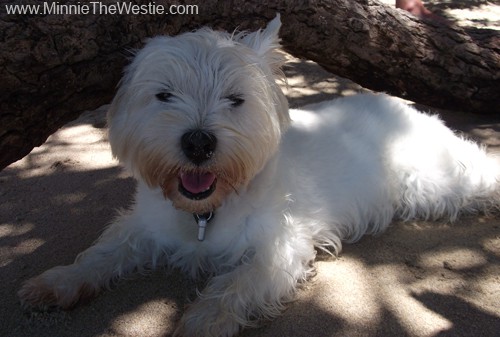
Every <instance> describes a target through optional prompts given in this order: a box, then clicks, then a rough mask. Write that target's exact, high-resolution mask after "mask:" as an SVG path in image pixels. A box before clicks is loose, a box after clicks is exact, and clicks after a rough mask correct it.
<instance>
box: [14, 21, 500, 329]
mask: <svg viewBox="0 0 500 337" xmlns="http://www.w3.org/2000/svg"><path fill="white" fill-rule="evenodd" d="M279 26H280V23H279V18H276V19H275V20H273V21H272V22H271V23H270V24H269V26H268V28H267V29H266V30H263V31H258V32H255V33H252V34H237V35H229V34H225V33H216V32H213V31H211V30H209V29H204V30H201V31H198V32H195V33H187V34H184V35H181V36H179V37H175V38H172V37H159V38H155V39H152V40H151V41H150V42H149V43H148V44H147V46H146V47H145V48H144V49H143V50H142V51H140V52H139V53H138V54H137V56H136V58H135V60H134V61H133V63H132V64H131V66H130V67H129V68H128V70H127V73H126V75H125V77H124V80H123V82H122V85H121V87H120V89H119V92H118V93H117V96H116V98H115V100H114V101H113V105H112V108H111V110H110V112H109V122H110V142H111V145H112V148H113V152H114V154H115V155H116V156H117V157H118V158H119V159H120V160H121V161H122V163H123V164H124V165H125V166H126V167H128V168H129V169H130V170H131V172H133V174H134V176H135V177H136V178H137V180H138V187H137V195H136V198H135V204H134V205H133V207H132V209H131V210H130V211H125V212H123V214H121V216H120V217H119V218H118V219H117V220H116V222H115V223H114V224H112V225H111V226H110V227H109V228H108V229H107V230H106V232H105V233H104V234H103V235H102V236H101V238H100V239H99V240H98V241H97V242H96V244H95V245H94V246H92V247H90V248H89V249H87V250H86V251H84V252H83V253H81V254H80V255H79V256H78V258H77V259H76V261H75V263H74V264H72V265H70V266H65V267H56V268H53V269H51V270H49V271H47V272H45V273H43V274H42V275H40V276H38V277H36V278H34V279H32V280H30V281H28V282H27V283H25V285H24V286H23V288H22V289H21V291H20V293H19V294H20V297H21V299H22V301H23V303H24V304H25V305H33V306H41V307H47V306H50V305H59V306H62V307H69V306H71V305H73V304H75V303H76V301H78V300H79V299H80V298H82V297H85V296H90V295H92V294H94V293H96V292H98V291H99V289H100V288H101V287H103V286H107V285H109V283H110V282H111V281H112V280H114V279H116V278H118V277H120V276H122V275H124V274H127V273H130V272H132V271H134V270H137V269H139V270H141V269H143V268H154V267H156V266H157V265H163V264H168V265H170V266H174V267H179V268H181V269H182V270H184V271H185V272H187V273H189V274H190V275H192V276H193V277H197V276H199V275H200V274H204V275H207V274H208V275H211V279H210V281H209V283H208V285H207V287H206V288H205V289H204V290H203V291H202V293H201V294H200V296H199V298H198V300H197V301H196V302H195V303H193V305H191V306H190V307H189V308H188V309H187V311H186V312H185V314H184V316H183V317H182V319H181V322H180V324H179V327H178V329H177V332H176V334H177V335H182V336H203V337H209V336H233V335H235V334H237V333H238V331H239V330H240V328H241V327H245V326H251V325H254V324H255V322H257V321H258V319H261V318H271V317H274V316H276V315H277V314H279V312H280V310H281V309H282V308H283V304H284V303H286V301H289V300H291V299H292V298H293V295H294V291H295V290H296V287H297V284H298V283H300V282H302V281H304V280H306V279H307V278H308V277H309V276H310V275H311V272H312V262H313V260H314V258H315V254H316V253H315V247H316V248H321V249H326V250H334V251H336V252H338V251H339V250H340V249H341V242H342V241H349V242H352V241H355V240H357V239H359V238H360V237H361V236H362V235H364V234H367V233H372V234H373V233H378V232H380V231H383V230H384V229H386V228H387V226H388V225H389V224H390V222H391V221H392V220H393V219H394V218H396V219H403V220H409V219H415V218H423V219H435V218H443V217H444V218H449V219H451V220H454V219H455V218H456V217H457V216H458V215H459V214H460V213H461V212H463V211H467V212H475V211H485V210H488V209H490V208H492V207H496V206H497V205H498V200H499V197H498V183H497V180H498V176H499V172H500V170H499V166H498V164H497V161H496V160H495V159H494V158H492V157H490V156H488V155H487V154H486V153H485V151H484V149H482V148H481V147H479V146H478V145H476V144H475V143H473V142H470V141H467V140H464V139H462V138H460V137H457V136H456V135H455V134H454V133H453V132H452V131H450V130H449V129H448V128H446V127H445V126H444V125H443V123H442V122H441V121H440V120H439V119H438V118H437V117H435V116H428V115H425V114H422V113H420V112H417V111H416V110H414V109H413V108H411V107H409V106H407V105H405V104H403V103H401V102H400V101H398V100H396V99H393V98H390V97H389V96H386V95H381V94H380V95H358V96H354V97H348V98H341V99H337V100H333V101H328V102H322V103H319V104H315V105H311V106H307V107H304V108H303V109H302V110H291V111H290V114H291V119H292V120H293V121H292V122H291V124H290V117H289V115H288V107H287V104H286V101H285V100H284V97H283V94H282V93H281V91H280V90H279V87H278V86H277V85H276V83H275V79H276V77H277V76H279V68H280V66H281V63H282V61H283V60H282V57H281V56H280V54H279V53H278V52H277V51H276V48H277V47H278V45H279V43H278V41H279V40H278V36H277V33H278V29H279ZM162 91H168V92H169V93H173V94H174V98H173V99H172V100H171V101H169V102H166V103H165V102H159V101H158V100H156V99H155V94H156V93H158V92H162ZM232 94H238V95H243V97H244V98H245V102H244V103H243V104H242V105H241V106H238V107H234V106H232V105H231V101H230V97H231V95H232ZM228 97H229V98H228ZM289 124H290V125H289ZM192 128H203V129H204V130H210V132H212V133H213V134H215V136H216V137H217V141H218V142H217V148H216V150H215V154H214V157H213V158H211V159H210V160H209V161H207V162H206V163H203V164H202V165H201V166H200V167H195V166H194V165H193V164H192V163H190V162H189V160H187V159H186V158H185V156H184V155H183V153H182V151H181V150H180V146H179V142H180V141H179V139H180V137H181V136H182V134H183V133H184V132H185V131H186V130H188V129H192ZM201 169H203V170H207V171H211V172H214V173H215V174H216V175H217V179H218V181H217V189H216V191H215V192H214V194H213V196H210V197H209V198H207V200H204V201H193V200H189V199H187V198H185V197H183V196H182V195H180V194H179V192H178V191H177V187H178V186H177V184H179V181H178V174H179V172H183V171H185V170H201ZM207 210H214V212H215V217H214V220H213V221H211V222H210V223H209V224H208V228H207V233H206V237H205V240H204V241H202V242H199V241H198V240H197V231H198V228H197V225H196V223H195V221H194V219H193V215H192V212H198V213H202V212H205V211H207ZM339 277H342V276H341V275H339Z"/></svg>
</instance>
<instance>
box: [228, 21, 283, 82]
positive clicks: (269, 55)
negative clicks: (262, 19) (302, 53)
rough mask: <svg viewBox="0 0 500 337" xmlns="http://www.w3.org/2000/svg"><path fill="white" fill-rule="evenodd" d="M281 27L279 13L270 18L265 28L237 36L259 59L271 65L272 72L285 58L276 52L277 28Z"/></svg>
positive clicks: (276, 70) (278, 44) (276, 71)
mask: <svg viewBox="0 0 500 337" xmlns="http://www.w3.org/2000/svg"><path fill="white" fill-rule="evenodd" d="M280 27H281V20H280V14H279V13H278V14H276V17H275V18H274V19H273V20H271V21H270V22H269V23H268V24H267V26H266V28H265V29H259V30H258V31H256V32H252V33H249V34H243V35H240V36H237V38H239V42H241V43H243V44H244V45H246V46H248V47H250V48H252V49H253V50H254V51H255V52H256V53H257V55H258V56H259V57H260V59H261V60H265V61H266V63H267V64H268V65H270V66H271V68H272V70H273V72H275V73H278V72H279V71H280V69H281V66H282V65H283V63H284V61H285V58H284V56H283V54H282V53H280V52H278V49H279V48H280V38H279V35H278V33H279V30H280Z"/></svg>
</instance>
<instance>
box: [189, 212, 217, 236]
mask: <svg viewBox="0 0 500 337" xmlns="http://www.w3.org/2000/svg"><path fill="white" fill-rule="evenodd" d="M212 217H213V212H210V213H206V214H202V215H200V214H194V218H195V219H196V222H197V223H198V241H203V240H205V230H206V228H207V224H208V222H209V221H210V220H211V219H212Z"/></svg>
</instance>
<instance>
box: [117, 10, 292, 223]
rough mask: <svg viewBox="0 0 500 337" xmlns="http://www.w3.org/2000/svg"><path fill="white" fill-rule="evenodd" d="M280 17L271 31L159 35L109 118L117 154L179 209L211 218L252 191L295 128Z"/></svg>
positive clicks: (128, 76)
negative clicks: (233, 196) (284, 86)
mask: <svg viewBox="0 0 500 337" xmlns="http://www.w3.org/2000/svg"><path fill="white" fill-rule="evenodd" d="M280 25H281V23H280V20H279V16H277V17H276V18H275V19H274V20H273V21H271V22H270V23H269V24H268V26H267V27H266V29H264V30H259V31H256V32H253V33H248V34H246V33H239V34H233V35H231V34H228V33H222V32H215V31H213V30H210V29H201V30H198V31H196V32H190V33H184V34H182V35H179V36H176V37H156V38H153V39H151V40H150V41H149V42H148V43H147V44H146V46H145V47H144V48H143V49H142V50H140V51H139V52H138V53H137V54H136V56H135V58H134V60H133V62H132V63H131V64H130V66H129V67H128V68H127V70H126V72H125V75H124V78H123V79H122V82H121V85H120V88H119V90H118V92H117V94H116V97H115V98H114V100H113V102H112V105H111V108H110V110H109V112H108V124H109V140H110V143H111V147H112V150H113V154H114V155H115V156H116V157H118V158H119V160H120V161H121V162H122V163H124V164H125V166H126V167H128V168H129V169H130V170H131V171H132V172H133V174H134V176H135V177H136V178H138V179H142V180H143V181H145V182H146V183H147V184H148V185H149V186H151V187H161V188H162V189H163V192H164V195H165V197H167V198H169V199H170V200H171V201H172V202H173V204H174V206H175V207H177V208H180V209H183V210H186V211H188V212H193V213H199V214H201V213H204V212H208V211H212V210H214V209H215V208H217V207H219V206H220V205H221V204H222V202H223V201H224V199H225V197H227V195H228V194H230V193H232V192H237V191H238V189H240V188H243V187H245V186H246V185H247V184H248V183H249V181H251V179H252V178H253V177H254V176H255V175H256V174H258V172H259V171H260V170H261V169H262V168H263V167H264V165H265V163H266V162H267V161H268V160H269V159H270V158H271V157H272V156H273V155H274V154H275V152H276V150H277V148H278V146H279V143H280V139H281V136H282V133H283V132H284V130H285V129H286V127H287V125H288V124H289V116H288V104H287V101H286V98H285V97H284V95H283V93H282V92H281V90H280V88H279V86H278V85H277V84H276V82H275V80H276V78H277V77H279V76H280V75H279V74H280V73H281V71H280V67H281V65H282V64H283V62H284V57H283V55H282V54H281V53H280V52H279V51H278V50H277V48H278V47H279V38H278V31H279V27H280Z"/></svg>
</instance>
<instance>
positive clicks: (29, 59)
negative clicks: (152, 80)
mask: <svg viewBox="0 0 500 337" xmlns="http://www.w3.org/2000/svg"><path fill="white" fill-rule="evenodd" d="M199 2H200V4H199V6H198V14H197V15H159V14H156V15H109V14H108V15H92V14H88V15H45V16H44V15H20V14H17V15H13V14H6V8H0V74H1V79H2V81H1V82H0V169H1V168H3V167H5V166H6V165H8V164H9V163H11V162H13V161H15V160H17V159H19V158H22V157H23V156H24V155H26V154H27V153H29V151H30V150H31V149H32V148H33V147H35V146H38V145H40V144H42V143H43V142H44V141H45V139H46V138H47V137H48V136H49V135H50V134H51V133H53V132H54V131H55V130H57V128H59V127H61V126H62V125H63V124H64V123H66V122H67V121H69V120H71V119H73V118H75V117H77V116H78V114H80V113H81V112H82V111H84V110H88V109H94V108H96V107H98V106H100V105H102V104H105V103H107V102H109V101H110V100H111V98H112V96H113V94H114V91H115V87H116V84H117V82H118V80H119V78H120V76H121V73H122V69H123V67H124V66H125V64H126V63H127V59H126V56H127V54H129V53H128V52H127V50H130V49H131V48H138V47H140V46H141V44H142V41H143V39H144V38H146V37H148V36H154V35H158V34H177V33H179V32H181V31H182V30H191V29H193V28H198V27H200V26H203V25H211V26H212V27H217V28H222V29H226V30H233V29H235V28H238V29H255V28H258V27H263V26H264V25H265V23H266V22H267V21H268V20H270V19H272V18H273V17H274V16H275V14H276V12H280V13H281V14H282V21H283V27H282V30H281V36H282V39H283V45H284V48H285V49H286V50H287V51H289V52H290V53H291V54H293V55H295V56H299V57H304V58H308V59H311V60H313V61H316V62H317V63H319V64H320V65H321V66H323V67H324V68H326V69H327V70H329V71H331V72H333V73H335V74H337V75H340V76H343V77H347V78H350V79H352V80H354V81H356V82H357V83H359V84H361V85H363V86H365V87H368V88H371V89H374V90H381V91H386V92H389V93H391V94H393V95H398V96H402V97H405V98H408V99H411V100H414V101H416V102H419V103H423V104H427V105H431V106H436V107H442V108H448V109H460V110H466V111H471V112H490V113H491V112H497V109H498V107H499V106H500V105H499V103H500V95H499V94H498V93H499V92H500V55H499V52H500V38H499V35H498V34H497V33H496V32H491V31H476V32H475V33H474V34H467V33H466V32H465V31H464V30H462V29H461V28H458V27H456V26H453V25H451V24H442V23H438V22H427V21H426V22H422V21H419V20H417V19H415V18H413V17H411V16H409V15H407V14H406V13H404V12H402V11H399V10H396V9H393V8H390V7H387V6H385V5H383V4H380V3H379V2H377V1H372V0H358V1H352V0H311V1H300V0H295V1H294V0H281V1H269V2H268V3H267V4H266V5H261V4H259V2H258V1H243V0H233V1H223V2H221V1H215V0H208V1H203V2H202V1H199ZM7 3H8V4H13V3H16V1H12V0H11V1H10V2H9V1H8V2H7ZM17 3H19V2H18V1H17ZM22 3H23V4H38V5H40V4H41V3H42V2H40V1H34V0H29V1H23V2H22ZM77 3H84V2H77V1H64V0H60V1H58V4H60V5H63V4H77ZM100 3H101V4H104V5H107V4H115V3H116V1H115V0H110V1H108V0H103V1H100ZM137 3H139V4H140V3H141V2H140V1H137ZM182 3H184V2H182V1H181V2H175V1H169V2H168V5H171V4H182ZM186 3H188V4H191V5H193V4H195V3H196V1H189V2H186ZM155 4H164V2H163V1H156V2H155ZM1 6H5V1H4V2H3V4H2V5H1Z"/></svg>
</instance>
